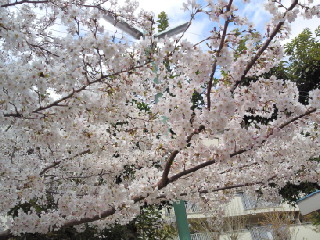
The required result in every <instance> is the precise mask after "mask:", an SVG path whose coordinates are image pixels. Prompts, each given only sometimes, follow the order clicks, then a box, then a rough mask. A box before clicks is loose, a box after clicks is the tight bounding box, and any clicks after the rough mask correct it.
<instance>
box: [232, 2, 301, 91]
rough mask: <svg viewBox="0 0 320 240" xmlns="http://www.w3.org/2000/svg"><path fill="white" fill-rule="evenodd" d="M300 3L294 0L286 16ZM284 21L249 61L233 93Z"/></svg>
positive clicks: (233, 88)
mask: <svg viewBox="0 0 320 240" xmlns="http://www.w3.org/2000/svg"><path fill="white" fill-rule="evenodd" d="M297 4H298V0H294V2H293V3H292V4H291V6H290V7H289V8H288V9H287V11H286V12H285V14H284V16H285V15H286V14H287V12H289V11H291V10H292V9H293V8H294V7H295V6H296V5H297ZM283 24H284V21H283V22H279V23H278V24H277V26H276V27H275V28H274V29H273V31H272V33H271V35H270V36H269V38H268V39H267V40H266V41H265V43H264V44H263V45H262V47H261V48H260V49H259V50H258V52H257V53H256V55H255V56H254V57H253V58H252V59H251V60H250V62H249V63H248V65H247V67H246V68H245V70H244V72H243V75H242V76H241V79H240V80H239V81H237V82H236V83H235V85H234V86H233V87H232V89H231V93H234V91H235V90H236V88H237V87H238V86H239V84H240V83H241V82H242V81H243V80H244V78H245V77H246V75H247V73H248V72H249V71H250V69H251V68H252V67H253V65H254V64H255V62H256V61H257V60H258V59H259V57H260V56H261V54H262V53H263V52H264V51H265V50H266V49H267V48H268V46H269V44H270V43H271V41H272V40H273V38H274V37H275V36H276V35H277V34H278V32H279V31H280V29H281V27H282V26H283Z"/></svg>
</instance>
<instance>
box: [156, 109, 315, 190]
mask: <svg viewBox="0 0 320 240" xmlns="http://www.w3.org/2000/svg"><path fill="white" fill-rule="evenodd" d="M316 110H317V109H316V108H311V109H309V110H308V111H306V112H305V113H303V114H301V115H299V116H297V117H294V118H292V119H290V120H289V121H287V122H285V123H283V124H281V125H280V126H279V127H277V128H273V130H275V129H283V128H285V127H286V126H288V125H289V124H291V123H293V122H295V121H296V120H298V119H300V118H303V117H305V116H308V115H310V114H311V113H313V112H315V111H316ZM273 130H272V131H270V134H269V135H267V136H266V139H264V140H263V141H262V142H261V144H260V146H261V145H262V144H264V143H265V142H266V141H267V139H268V138H269V137H270V136H272V135H273ZM260 146H258V147H260ZM253 147H254V146H252V147H250V148H248V149H240V150H238V151H236V152H234V153H232V154H230V158H232V157H235V156H237V155H240V154H242V153H245V152H247V151H250V150H252V149H253ZM214 163H216V160H214V159H213V160H209V161H206V162H204V163H201V164H199V165H197V166H195V167H192V168H189V169H187V170H184V171H182V172H180V173H177V174H176V175H174V176H172V177H171V178H169V180H168V184H169V183H172V182H175V181H176V180H178V179H179V178H181V177H182V176H185V175H188V174H190V173H193V172H196V171H198V170H199V169H202V168H204V167H207V166H210V165H212V164H214ZM163 187H165V186H162V187H161V188H163Z"/></svg>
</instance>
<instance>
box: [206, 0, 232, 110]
mask: <svg viewBox="0 0 320 240" xmlns="http://www.w3.org/2000/svg"><path fill="white" fill-rule="evenodd" d="M232 2H233V0H230V1H229V4H228V5H227V9H226V12H229V11H230V9H231V5H232ZM229 23H230V17H229V18H228V19H227V20H226V21H225V23H224V26H223V32H222V37H221V41H220V44H219V48H218V51H217V53H216V59H215V60H214V63H213V65H212V70H211V75H210V79H209V83H208V88H207V94H206V95H207V108H208V110H209V111H210V108H211V100H210V94H211V89H212V83H213V77H214V74H215V72H216V69H217V57H219V55H220V52H221V50H222V48H223V46H224V41H225V38H226V35H227V30H228V26H229Z"/></svg>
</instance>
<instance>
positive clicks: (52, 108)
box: [0, 0, 320, 238]
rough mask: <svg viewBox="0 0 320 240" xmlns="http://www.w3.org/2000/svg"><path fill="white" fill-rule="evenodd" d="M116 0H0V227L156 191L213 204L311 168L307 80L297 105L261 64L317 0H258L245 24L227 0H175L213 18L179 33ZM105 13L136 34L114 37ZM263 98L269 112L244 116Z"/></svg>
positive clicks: (15, 228) (120, 205) (85, 212)
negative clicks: (202, 0) (162, 32)
mask: <svg viewBox="0 0 320 240" xmlns="http://www.w3.org/2000/svg"><path fill="white" fill-rule="evenodd" d="M116 2H117V1H107V0H100V1H86V0H81V1H51V0H48V1H40V0H39V1H25V0H21V1H7V0H2V1H0V6H1V11H0V19H1V23H0V46H1V47H0V49H1V52H0V58H1V61H0V76H1V90H0V111H1V114H0V123H1V127H0V129H1V134H0V139H1V141H0V146H1V147H0V156H1V157H0V179H1V182H0V199H1V204H0V216H1V217H3V218H4V219H5V221H3V222H2V223H1V224H0V226H1V228H2V230H1V232H0V238H1V237H3V238H6V237H10V236H12V235H21V234H24V233H36V232H38V233H47V232H49V231H56V230H59V229H60V228H62V227H72V226H74V227H76V229H78V230H79V231H81V230H82V229H83V224H85V223H88V224H90V226H94V227H96V228H97V229H103V228H104V227H105V226H106V225H112V224H114V223H115V222H118V223H123V224H125V223H127V222H128V221H130V220H131V219H133V218H134V217H135V216H137V214H139V211H140V206H142V205H144V204H157V203H160V202H161V201H163V200H167V201H175V200H177V199H184V200H192V201H198V202H199V205H200V206H201V207H203V208H206V209H214V211H216V212H217V213H219V214H223V212H222V211H221V204H223V203H226V202H228V201H229V200H230V198H231V196H232V194H233V193H234V192H235V191H237V190H239V189H241V190H243V191H254V190H257V189H260V190H261V191H262V192H263V193H265V196H269V197H270V196H272V197H279V196H278V195H277V190H278V189H279V188H280V187H282V186H283V185H284V184H285V183H286V182H287V181H291V182H298V181H306V180H308V181H315V182H317V181H319V180H320V179H319V165H318V163H317V162H314V161H309V159H310V158H314V157H318V156H319V154H320V151H319V150H320V144H319V140H320V139H319V127H318V125H319V122H320V118H319V102H320V99H319V98H320V95H319V94H320V92H319V90H314V91H312V92H310V101H309V105H303V104H301V103H299V102H298V94H299V92H298V89H297V87H296V85H295V83H292V82H290V81H288V80H286V79H277V78H276V77H275V76H272V77H270V78H268V79H266V78H264V77H263V76H262V74H264V73H267V72H269V70H270V69H271V68H272V67H274V66H275V65H276V64H277V63H278V62H279V60H280V59H281V58H282V56H283V49H282V45H281V44H280V43H279V42H280V41H281V40H283V39H285V38H287V37H288V35H289V32H290V25H289V24H290V23H291V22H293V21H294V20H295V19H296V18H297V16H300V15H301V14H302V15H303V16H304V17H306V18H311V17H319V9H320V7H319V5H315V4H312V1H309V3H310V4H311V5H309V4H307V3H305V2H306V1H303V3H300V1H298V0H293V1H292V3H290V4H289V5H287V6H284V5H282V4H281V1H271V0H270V1H266V5H265V6H266V9H267V10H268V11H269V12H270V13H271V14H272V18H271V21H270V23H269V25H268V27H267V29H266V32H265V33H258V32H257V31H256V30H255V29H254V28H253V24H252V23H250V21H249V20H248V19H246V18H245V17H244V16H239V15H238V14H239V12H238V6H236V4H235V3H234V1H233V0H229V1H225V0H219V1H207V5H206V6H201V5H200V4H199V3H197V2H196V1H194V0H192V1H191V0H188V1H187V2H186V3H185V4H184V5H183V6H182V7H183V8H184V9H185V10H186V11H188V12H189V13H190V14H191V18H190V19H191V20H190V23H192V21H193V19H194V17H195V15H198V14H199V15H201V14H205V15H207V17H208V18H209V19H210V21H212V29H211V30H210V36H209V37H208V38H206V39H203V41H201V42H199V43H191V42H188V41H187V40H185V39H184V38H183V37H182V36H176V37H174V38H164V39H155V38H154V37H152V34H153V31H154V26H153V24H154V22H155V21H154V20H153V14H152V13H147V12H145V11H141V12H140V13H139V12H138V9H137V7H138V4H137V3H136V2H131V1H125V3H124V4H123V5H119V4H117V3H116ZM242 4H250V2H249V1H243V3H242ZM106 14H111V15H112V16H113V17H114V18H115V19H117V20H118V21H126V22H128V23H129V24H132V25H135V26H137V27H139V28H143V29H144V32H146V33H148V34H146V36H145V38H144V39H141V40H140V41H136V42H134V43H133V42H131V41H130V39H121V40H119V39H116V38H115V37H114V36H112V35H110V34H109V33H108V32H107V31H105V29H104V20H103V19H104V16H105V15H106ZM235 28H238V31H237V30H235ZM182 35H183V34H182ZM244 40H245V41H244ZM240 44H245V49H242V50H241V49H240V48H239V45H240ZM247 77H257V80H256V81H251V82H250V83H248V84H244V81H245V79H246V78H247ZM195 92H197V93H199V96H201V98H202V99H203V102H202V103H201V104H199V105H198V106H197V107H194V102H193V101H192V99H193V97H194V94H195ZM274 106H276V108H277V117H276V118H275V119H273V120H272V121H271V122H269V123H268V124H262V123H259V122H258V123H255V124H250V125H248V126H246V127H244V126H243V119H244V116H250V115H255V116H261V117H264V118H270V117H271V116H272V114H273V112H274ZM306 133H308V134H306ZM270 183H273V184H272V185H275V186H276V187H275V188H271V187H270ZM24 206H29V207H28V208H26V207H24ZM12 209H16V211H15V214H13V211H11V210H12ZM39 209H40V210H39Z"/></svg>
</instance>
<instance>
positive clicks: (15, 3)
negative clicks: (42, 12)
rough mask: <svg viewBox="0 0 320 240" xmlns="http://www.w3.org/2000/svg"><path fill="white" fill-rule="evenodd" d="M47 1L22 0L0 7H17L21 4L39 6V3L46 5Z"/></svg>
mask: <svg viewBox="0 0 320 240" xmlns="http://www.w3.org/2000/svg"><path fill="white" fill-rule="evenodd" d="M48 2H49V1H28V0H22V1H20V2H18V1H15V2H13V3H8V4H2V5H1V7H11V6H15V5H19V4H23V3H32V4H39V3H48Z"/></svg>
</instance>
